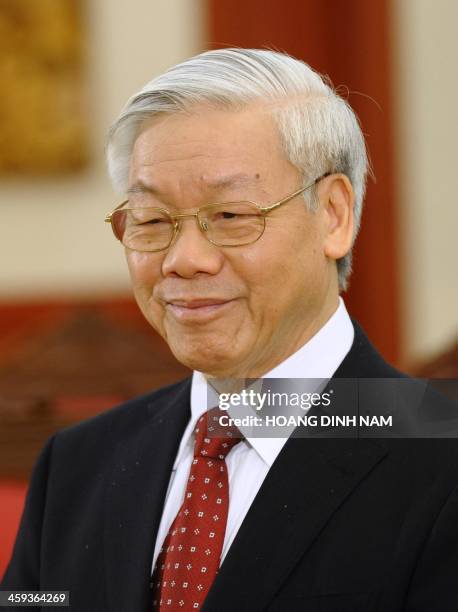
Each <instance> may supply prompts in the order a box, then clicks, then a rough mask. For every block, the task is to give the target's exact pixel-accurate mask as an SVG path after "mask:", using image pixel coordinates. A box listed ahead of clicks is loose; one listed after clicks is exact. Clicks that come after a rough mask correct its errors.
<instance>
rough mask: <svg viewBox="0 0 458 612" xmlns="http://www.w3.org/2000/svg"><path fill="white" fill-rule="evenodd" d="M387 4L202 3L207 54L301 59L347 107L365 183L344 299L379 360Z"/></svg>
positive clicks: (394, 327)
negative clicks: (353, 117)
mask: <svg viewBox="0 0 458 612" xmlns="http://www.w3.org/2000/svg"><path fill="white" fill-rule="evenodd" d="M389 4H390V2H389V0H373V1H371V2H368V1H367V0H319V1H316V0H283V1H282V2H278V0H248V1H247V0H207V16H208V17H207V18H208V24H207V26H208V27H207V36H208V47H210V48H217V47H225V46H226V47H227V46H240V47H270V48H274V49H278V50H284V51H287V52H288V53H290V54H292V55H294V56H296V57H298V58H300V59H303V60H304V61H306V62H307V63H309V64H310V65H311V66H312V67H313V68H315V69H316V70H318V71H319V72H321V73H324V74H327V75H329V77H330V78H331V80H332V82H333V83H334V85H335V86H336V87H337V86H343V88H342V91H344V92H345V91H346V88H348V99H349V102H350V104H351V106H352V107H353V108H354V109H355V110H356V112H357V114H358V116H359V118H360V120H361V123H362V127H363V131H364V134H365V136H366V141H367V144H368V147H369V152H370V156H371V159H372V164H373V168H374V172H375V175H376V184H374V183H373V182H372V181H369V185H368V191H367V197H366V204H365V211H364V213H363V223H362V229H361V232H360V235H359V237H358V240H357V243H356V247H355V251H354V271H353V275H352V279H351V286H350V289H349V291H348V293H347V295H346V296H345V301H346V303H347V307H348V308H349V310H350V313H351V315H352V316H354V317H355V318H356V319H358V320H359V322H360V323H361V324H362V325H363V327H364V328H365V329H366V331H367V332H368V334H369V336H370V337H371V339H372V340H373V342H374V343H375V344H376V345H377V346H378V348H379V349H380V350H381V352H382V353H383V354H384V356H385V357H386V358H387V359H389V360H390V361H391V362H393V363H396V362H397V361H398V358H399V353H400V346H399V342H400V338H399V310H400V308H399V290H398V283H399V280H398V278H399V273H398V253H397V250H398V249H397V244H398V241H397V234H396V229H397V223H396V202H395V193H394V179H395V177H394V172H395V162H394V146H393V124H392V101H391V87H392V85H391V69H390V22H389V17H390V15H389Z"/></svg>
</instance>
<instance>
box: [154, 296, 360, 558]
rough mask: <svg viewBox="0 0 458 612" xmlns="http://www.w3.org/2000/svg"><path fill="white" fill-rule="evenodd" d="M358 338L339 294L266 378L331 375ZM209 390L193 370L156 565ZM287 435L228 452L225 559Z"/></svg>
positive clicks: (250, 440) (181, 493) (244, 442)
mask: <svg viewBox="0 0 458 612" xmlns="http://www.w3.org/2000/svg"><path fill="white" fill-rule="evenodd" d="M353 338H354V329H353V325H352V323H351V320H350V317H349V316H348V312H347V309H346V308H345V304H344V302H343V300H342V298H339V305H338V307H337V310H336V311H335V313H334V314H333V315H332V317H331V318H330V319H329V320H328V321H327V322H326V323H325V325H324V326H323V327H322V328H321V329H320V330H319V331H318V332H317V333H316V334H315V335H314V336H313V337H312V338H311V339H310V340H309V341H308V342H307V343H306V344H304V346H302V347H301V348H300V349H299V350H298V351H296V352H295V353H294V354H293V355H291V356H290V357H288V358H287V359H285V361H283V362H282V363H280V364H279V365H278V366H277V367H275V368H274V369H273V370H271V371H270V372H268V373H267V374H266V375H265V378H315V379H330V378H331V377H332V376H333V374H334V372H335V371H336V370H337V368H338V367H339V365H340V364H341V363H342V361H343V359H344V357H345V355H346V354H347V353H348V351H349V350H350V347H351V345H352V343H353ZM207 393H208V384H207V381H206V379H205V376H204V375H203V374H202V373H201V372H194V373H193V377H192V385H191V419H190V421H189V423H188V425H187V427H186V429H185V431H184V434H183V437H182V439H181V443H180V446H179V449H178V453H177V456H176V459H175V463H174V465H173V469H172V474H171V476H170V481H169V487H168V491H167V495H166V499H165V505H164V510H163V513H162V518H161V522H160V525H159V531H158V535H157V539H156V545H155V550H154V556H153V569H154V566H155V563H156V559H157V556H158V554H159V550H160V548H161V546H162V543H163V542H164V539H165V537H166V535H167V533H168V531H169V528H170V526H171V524H172V522H173V521H174V519H175V517H176V515H177V513H178V510H179V509H180V507H181V505H182V503H183V499H184V494H185V490H186V485H187V482H188V476H189V471H190V469H191V462H192V460H193V456H194V433H193V432H194V428H195V426H196V423H197V421H198V419H199V417H200V416H201V415H202V414H203V413H204V412H205V411H206V410H207V403H208V398H207ZM215 397H217V396H215ZM240 429H242V428H240ZM242 431H243V430H242ZM287 439H288V438H287V437H283V438H278V437H276V438H258V437H247V438H244V439H243V440H242V441H241V442H239V443H238V444H237V445H236V446H234V448H232V449H231V450H230V452H229V453H228V455H227V457H226V464H227V471H228V478H229V511H228V517H227V526H226V533H225V537H224V544H223V550H222V554H221V561H222V560H223V559H224V557H225V556H226V554H227V551H228V550H229V548H230V546H231V544H232V542H233V540H234V538H235V536H236V534H237V531H238V530H239V527H240V525H241V524H242V522H243V519H244V518H245V515H246V514H247V512H248V510H249V508H250V506H251V504H252V502H253V500H254V498H255V497H256V494H257V493H258V491H259V489H260V487H261V485H262V483H263V481H264V478H265V477H266V476H267V473H268V472H269V469H270V468H271V466H272V464H273V463H274V461H275V459H276V458H277V456H278V454H279V453H280V451H281V449H282V448H283V446H284V444H285V443H286V441H287Z"/></svg>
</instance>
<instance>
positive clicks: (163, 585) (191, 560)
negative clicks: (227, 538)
mask: <svg viewBox="0 0 458 612" xmlns="http://www.w3.org/2000/svg"><path fill="white" fill-rule="evenodd" d="M221 414H225V413H221V411H220V410H219V409H218V408H214V409H212V410H210V411H209V412H208V413H205V414H204V415H203V416H201V417H200V419H199V420H198V422H197V425H196V429H195V437H196V441H195V446H194V459H193V462H192V465H191V470H190V472H189V478H188V483H187V486H186V492H185V496H184V501H183V504H182V506H181V508H180V510H179V511H178V514H177V516H176V518H175V520H174V521H173V523H172V525H171V527H170V529H169V532H168V534H167V536H166V538H165V540H164V543H163V545H162V548H161V549H160V552H159V556H158V558H157V561H156V566H155V569H154V573H153V577H152V582H153V593H154V595H153V610H155V611H162V610H167V611H168V612H172V611H174V610H182V611H187V610H200V609H201V608H202V604H203V602H204V600H205V597H206V595H207V593H208V591H209V589H210V587H211V585H212V583H213V581H214V579H215V577H216V574H217V573H218V568H219V564H220V558H221V551H222V548H223V542H224V535H225V531H226V523H227V513H228V507H229V482H228V477H227V467H226V461H225V459H226V455H227V454H228V452H229V451H230V450H231V448H232V447H233V446H235V445H236V444H237V443H238V442H240V440H241V438H240V435H241V434H240V432H239V431H238V430H237V429H236V428H235V427H224V433H225V437H212V436H214V432H215V431H216V430H217V432H218V434H219V433H220V432H221V429H222V428H221V426H219V423H218V422H217V420H218V418H219V416H220V415H221ZM212 421H213V423H212Z"/></svg>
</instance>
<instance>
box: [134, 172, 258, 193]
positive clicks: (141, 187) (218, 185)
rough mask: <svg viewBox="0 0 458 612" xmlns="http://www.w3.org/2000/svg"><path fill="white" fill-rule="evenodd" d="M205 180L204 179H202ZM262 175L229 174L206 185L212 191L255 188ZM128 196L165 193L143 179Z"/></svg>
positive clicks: (208, 181)
mask: <svg viewBox="0 0 458 612" xmlns="http://www.w3.org/2000/svg"><path fill="white" fill-rule="evenodd" d="M202 179H203V177H202ZM259 179H260V175H259V174H256V175H255V176H250V175H248V174H243V173H238V174H229V175H227V176H219V177H216V178H214V179H207V180H205V184H206V186H207V187H209V188H210V189H214V190H217V189H223V188H227V187H247V186H253V185H256V184H257V183H258V181H259ZM126 193H127V194H132V193H151V194H152V195H156V196H161V195H162V196H163V195H165V193H164V192H163V191H162V190H161V189H160V188H159V187H157V186H156V185H154V184H153V183H149V184H147V183H145V182H144V181H142V180H141V179H140V180H139V181H137V182H136V183H134V184H133V185H132V186H131V187H129V189H128V190H127V192H126Z"/></svg>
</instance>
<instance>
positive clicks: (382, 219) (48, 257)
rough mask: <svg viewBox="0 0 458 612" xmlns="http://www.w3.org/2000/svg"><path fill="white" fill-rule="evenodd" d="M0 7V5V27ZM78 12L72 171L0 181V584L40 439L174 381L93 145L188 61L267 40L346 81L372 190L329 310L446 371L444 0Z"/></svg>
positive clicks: (449, 235) (456, 210)
mask: <svg viewBox="0 0 458 612" xmlns="http://www.w3.org/2000/svg"><path fill="white" fill-rule="evenodd" d="M27 1H31V0H27ZM33 1H35V0H33ZM37 1H40V2H42V3H43V4H46V5H49V7H50V10H52V4H53V3H54V5H55V6H58V4H59V2H63V1H64V0H37ZM15 2H16V0H0V26H1V24H2V22H1V15H2V11H4V15H5V14H6V11H9V10H11V9H12V6H13V4H14V3H15ZM81 11H82V12H81V34H82V42H81V44H82V49H83V52H82V58H81V66H80V69H81V75H80V76H81V100H82V106H81V108H80V110H81V112H82V116H83V117H84V118H85V139H86V141H87V150H86V157H85V159H86V160H87V161H86V162H84V159H83V161H82V162H81V163H80V164H79V166H78V168H75V169H73V170H72V171H68V170H67V171H62V172H60V173H53V172H48V173H46V172H45V173H43V172H42V173H37V172H35V173H34V172H30V171H29V172H22V173H20V172H12V171H10V172H3V173H0V212H1V221H0V227H1V240H0V400H2V398H3V403H2V402H1V401H0V404H1V407H0V449H1V452H0V497H2V499H0V551H4V552H3V555H4V558H1V557H0V573H1V570H2V564H4V563H5V560H6V556H7V555H8V554H9V550H10V546H11V542H12V539H13V537H14V531H15V528H16V525H17V520H18V513H19V511H20V507H21V504H22V499H23V494H24V487H25V484H24V482H25V479H26V478H27V476H28V473H29V471H30V466H31V463H32V461H33V459H34V457H35V456H36V453H37V451H38V448H39V447H40V446H41V444H42V442H43V439H44V438H45V437H47V436H48V435H49V434H50V433H51V432H52V431H53V430H54V429H56V428H57V427H60V426H64V425H66V424H68V423H71V422H75V421H77V420H80V419H81V418H83V417H84V416H88V415H90V414H92V413H94V412H97V411H99V410H100V409H105V408H107V407H108V406H110V405H113V403H115V401H116V400H117V399H122V398H123V397H124V396H128V395H133V394H135V393H136V392H138V391H139V390H141V389H146V388H150V387H151V388H154V387H156V386H159V385H160V384H163V383H164V382H167V381H168V380H169V379H171V380H173V379H174V378H178V377H179V376H182V375H183V374H185V370H184V369H183V368H180V367H179V366H178V365H177V364H176V363H175V362H174V361H173V359H171V358H170V356H168V353H167V349H166V347H164V346H163V345H162V344H161V343H160V341H159V340H158V339H157V338H155V337H154V335H153V333H152V332H151V331H150V330H149V328H148V326H147V325H146V324H145V323H143V321H142V320H141V317H140V316H139V315H138V314H137V312H136V309H135V306H134V305H133V304H132V301H131V297H130V288H129V282H128V277H127V271H126V267H125V264H124V260H123V253H122V249H120V248H119V246H118V244H116V242H115V241H114V239H113V237H112V235H111V232H110V230H109V227H108V226H106V225H105V224H104V223H103V218H104V215H105V213H106V212H108V211H110V210H111V209H112V208H113V207H114V205H115V204H116V203H117V200H116V196H115V195H114V194H113V192H112V190H111V187H110V185H109V182H108V179H107V177H106V174H105V165H104V142H105V135H106V132H107V129H108V126H109V125H110V123H111V122H112V121H113V120H114V119H115V117H116V116H117V114H118V113H119V111H120V109H121V108H122V106H123V105H124V103H125V102H126V100H127V98H128V97H129V96H130V95H131V94H132V93H134V92H135V91H137V90H138V89H139V88H140V87H142V86H143V84H144V83H145V82H146V81H148V80H149V79H150V78H152V77H153V76H154V75H156V74H158V73H160V72H161V71H163V70H164V69H165V68H167V67H168V66H171V65H173V64H174V63H176V62H178V61H180V60H182V59H184V58H186V57H188V56H190V55H192V54H195V53H197V52H199V51H201V50H204V49H207V48H214V47H218V46H228V45H240V46H250V45H256V46H263V45H270V46H273V47H276V48H280V49H285V50H286V51H289V52H291V53H292V54H296V55H297V56H299V57H301V58H302V59H304V60H306V61H309V62H310V63H311V64H312V66H314V67H316V68H317V69H319V70H320V71H322V72H326V73H328V74H329V75H330V77H331V78H332V80H333V82H334V84H335V85H336V86H339V85H340V86H342V85H343V86H347V87H348V89H349V91H350V93H349V101H350V103H351V104H352V105H353V106H354V107H355V108H357V110H358V113H359V116H360V117H361V120H362V123H363V129H364V131H365V133H366V136H367V139H368V142H369V147H370V151H371V155H372V159H373V162H374V171H375V174H376V177H377V182H376V184H371V185H370V186H369V192H368V201H367V210H366V212H365V214H364V215H363V232H362V234H361V237H360V241H359V242H358V245H357V251H356V258H355V274H354V276H353V279H352V285H351V288H350V291H349V294H348V295H347V296H346V301H347V302H348V304H349V306H350V311H351V312H352V313H354V314H355V315H356V316H357V317H358V318H360V319H361V320H362V322H363V325H364V326H365V327H366V328H367V331H368V333H369V335H370V336H371V337H372V338H373V339H374V342H375V343H376V344H377V345H378V346H379V347H380V348H381V350H382V352H383V353H384V354H385V356H386V357H388V358H389V359H391V360H392V361H393V362H394V363H395V364H397V365H398V366H401V367H405V368H407V369H408V370H409V371H415V367H416V366H417V365H418V364H421V363H423V362H427V361H429V360H431V359H434V358H435V356H436V355H439V354H441V353H445V354H447V355H448V357H447V360H448V361H447V362H446V363H447V364H448V365H446V368H448V369H446V370H444V371H446V372H452V371H453V372H454V374H455V375H456V370H453V367H454V366H453V367H451V366H450V363H451V360H456V341H457V328H458V326H457V323H458V320H457V312H458V309H457V295H458V286H457V274H456V255H457V239H456V233H457V228H458V207H457V205H456V193H457V178H456V177H457V172H456V164H457V155H456V143H457V142H458V121H457V119H456V109H457V107H458V105H457V102H458V78H457V74H456V58H457V56H458V40H457V37H456V33H455V24H456V23H457V22H458V3H457V2H456V1H455V0H435V2H431V1H430V0H391V1H389V0H372V1H371V2H367V0H327V1H323V0H320V1H319V2H318V0H316V1H315V0H303V1H302V0H283V2H281V3H278V2H277V1H276V0H262V2H260V0H251V1H250V2H247V1H246V0H243V1H242V0H173V1H170V0H155V2H151V0H136V2H135V3H131V2H127V0H117V1H116V2H112V1H111V0H81ZM3 26H5V21H4V22H3ZM14 27H15V28H20V27H21V24H20V22H19V21H18V22H17V23H16V24H15V25H14ZM7 52H8V50H7V49H6V50H5V48H2V46H1V45H0V54H1V53H7ZM0 62H1V58H0ZM51 63H52V62H51ZM0 65H1V64H0ZM2 142H5V140H4V139H3V140H2V134H1V131H0V147H1V146H2ZM0 156H1V151H0ZM83 157H84V156H83ZM37 165H38V164H37ZM453 347H455V349H453ZM453 351H454V352H453ZM453 363H455V361H454V362H453ZM121 371H122V373H123V375H121V374H120V372H121ZM417 371H418V370H417ZM18 388H20V389H21V390H22V391H23V394H22V395H21V394H20V393H19V395H18ZM97 394H98V395H99V396H100V397H99V399H98V400H97V401H94V396H95V395H97ZM2 411H3V412H2ZM2 479H3V480H2ZM21 479H23V481H24V482H22V484H21ZM2 483H3V484H2ZM5 500H8V503H5Z"/></svg>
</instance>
